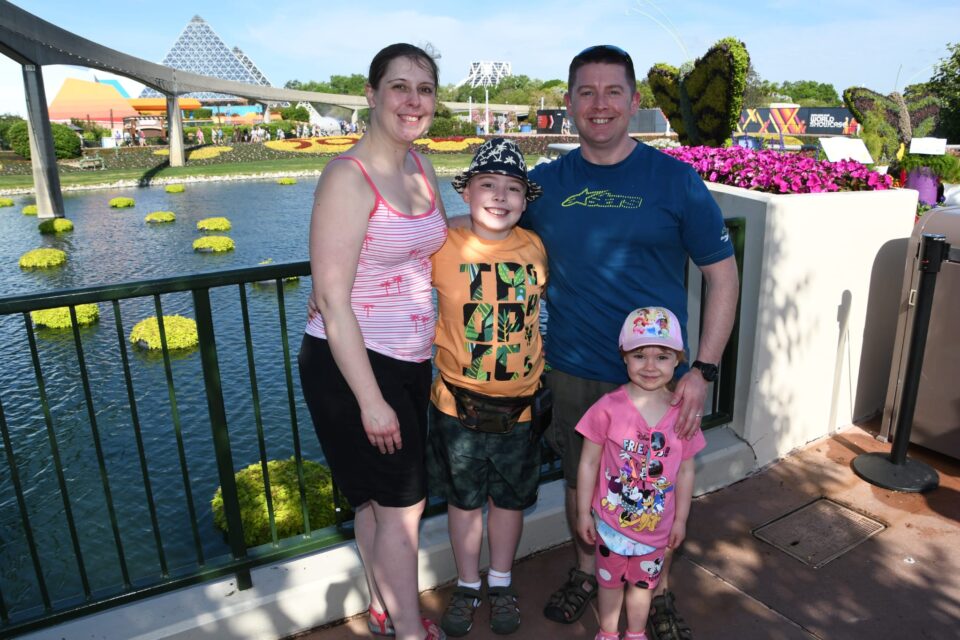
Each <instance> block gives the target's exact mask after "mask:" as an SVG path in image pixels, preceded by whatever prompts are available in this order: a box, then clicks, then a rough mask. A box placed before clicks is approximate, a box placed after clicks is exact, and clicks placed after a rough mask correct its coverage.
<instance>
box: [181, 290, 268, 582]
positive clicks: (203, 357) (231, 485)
mask: <svg viewBox="0 0 960 640" xmlns="http://www.w3.org/2000/svg"><path fill="white" fill-rule="evenodd" d="M193 306H194V311H195V312H196V314H197V338H198V341H199V343H200V362H201V364H202V366H203V384H204V387H205V389H206V394H207V407H208V409H209V411H210V429H211V430H212V432H213V449H214V451H215V452H216V456H217V473H218V475H219V477H220V489H221V492H222V494H223V511H224V515H225V516H226V518H227V542H228V543H229V545H230V552H231V553H232V554H233V557H234V558H235V559H237V560H241V559H243V558H246V557H247V547H246V545H245V544H244V542H243V523H242V521H241V519H240V501H239V499H238V496H237V481H236V477H235V476H234V471H233V454H232V453H231V451H230V435H229V433H228V432H227V412H226V409H225V408H224V404H223V387H222V385H221V383H220V364H219V360H218V359H217V344H216V340H215V338H214V330H213V310H212V309H211V306H210V290H209V289H196V290H194V292H193ZM236 575H237V587H238V588H239V589H240V590H243V589H249V588H250V587H252V586H253V579H252V578H251V576H250V570H249V569H243V570H241V571H238V572H237V574H236Z"/></svg>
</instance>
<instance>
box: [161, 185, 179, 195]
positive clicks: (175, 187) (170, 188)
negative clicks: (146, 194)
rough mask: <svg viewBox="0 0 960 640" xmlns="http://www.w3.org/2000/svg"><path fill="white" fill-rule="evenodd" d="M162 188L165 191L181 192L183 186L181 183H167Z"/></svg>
mask: <svg viewBox="0 0 960 640" xmlns="http://www.w3.org/2000/svg"><path fill="white" fill-rule="evenodd" d="M163 190H164V191H166V192H167V193H183V190H184V186H183V185H182V184H168V185H167V186H166V187H164V188H163Z"/></svg>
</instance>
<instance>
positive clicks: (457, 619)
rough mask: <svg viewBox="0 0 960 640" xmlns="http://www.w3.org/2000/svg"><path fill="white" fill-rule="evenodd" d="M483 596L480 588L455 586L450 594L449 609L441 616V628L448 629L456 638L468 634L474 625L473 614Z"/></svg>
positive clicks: (448, 633) (449, 633) (450, 634)
mask: <svg viewBox="0 0 960 640" xmlns="http://www.w3.org/2000/svg"><path fill="white" fill-rule="evenodd" d="M482 597H483V595H482V594H481V593H480V591H479V590H478V589H471V588H470V587H456V588H454V590H453V593H451V594H450V602H448V603H447V610H446V611H444V612H443V617H442V618H440V628H441V629H443V630H444V631H446V632H447V635H448V636H453V637H455V638H458V637H460V636H465V635H467V632H468V631H470V628H471V627H473V614H474V612H475V611H476V610H477V607H478V606H480V599H481V598H482Z"/></svg>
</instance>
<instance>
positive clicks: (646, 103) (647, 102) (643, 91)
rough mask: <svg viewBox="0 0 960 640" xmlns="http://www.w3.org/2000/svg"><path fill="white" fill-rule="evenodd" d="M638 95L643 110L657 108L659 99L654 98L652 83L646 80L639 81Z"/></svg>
mask: <svg viewBox="0 0 960 640" xmlns="http://www.w3.org/2000/svg"><path fill="white" fill-rule="evenodd" d="M637 93H639V94H640V108H641V109H656V108H657V99H656V98H654V97H653V89H651V88H650V82H649V81H648V80H647V79H646V78H643V79H642V80H637Z"/></svg>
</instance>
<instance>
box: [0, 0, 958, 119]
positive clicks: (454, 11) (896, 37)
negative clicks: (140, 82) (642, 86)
mask: <svg viewBox="0 0 960 640" xmlns="http://www.w3.org/2000/svg"><path fill="white" fill-rule="evenodd" d="M13 4H15V5H17V6H19V7H21V8H23V9H25V10H27V11H30V12H31V13H34V14H35V15H37V16H39V17H41V18H43V19H45V20H47V21H49V22H53V23H54V24H56V25H58V26H61V27H64V28H66V29H68V30H71V31H73V32H75V33H77V34H78V35H81V36H83V37H85V38H88V39H91V40H94V41H96V42H99V43H101V44H103V45H105V46H108V47H111V48H113V49H118V50H120V51H123V52H125V53H129V54H131V55H135V56H137V57H141V58H144V59H147V60H151V61H154V62H159V61H160V60H161V59H162V58H163V56H164V55H165V54H166V52H167V51H168V50H169V48H170V46H171V45H172V44H173V42H174V41H175V40H176V38H177V36H178V35H179V34H180V32H181V31H182V29H183V28H184V26H185V25H186V24H187V23H188V22H189V20H190V19H191V18H192V17H193V16H194V14H198V15H200V16H201V17H203V18H204V19H205V20H206V21H207V22H208V23H209V24H210V25H211V26H212V27H213V29H214V31H216V32H217V34H218V35H219V36H220V37H221V38H222V39H223V40H224V42H225V43H226V44H227V45H228V46H230V47H233V46H239V47H240V48H241V49H243V50H244V52H246V54H247V55H248V56H249V57H250V58H251V59H252V60H253V61H254V62H255V63H256V64H257V65H258V66H259V67H260V69H261V70H262V71H263V72H264V74H266V76H267V77H268V78H269V79H270V81H271V82H272V83H273V84H274V85H277V86H282V85H283V83H285V82H286V81H287V80H291V79H298V80H326V79H328V78H329V77H330V75H332V74H344V75H349V74H351V73H365V72H366V67H367V65H368V64H369V61H370V58H371V57H372V56H373V54H374V53H376V51H377V50H378V49H380V48H381V47H382V46H384V45H386V44H389V43H391V42H398V41H407V42H412V43H414V44H424V43H426V42H429V43H431V44H432V45H433V46H434V47H435V48H436V49H437V50H439V52H440V54H441V59H440V61H439V63H440V70H441V82H442V83H444V84H446V83H456V82H459V81H461V80H462V79H463V78H464V77H465V76H466V73H467V69H468V66H469V64H470V62H471V61H474V60H504V61H509V62H511V63H512V65H513V72H514V73H515V74H525V75H528V76H531V77H534V78H540V79H542V80H546V79H549V78H564V77H565V76H566V66H567V64H568V63H569V60H570V58H571V57H572V56H573V55H574V54H575V53H577V52H578V51H580V50H581V49H583V48H584V47H586V46H588V45H591V44H598V43H612V44H617V45H619V46H621V47H623V48H625V49H627V50H628V51H629V52H630V53H631V55H632V56H633V58H634V62H635V64H636V67H637V74H638V75H644V74H645V73H646V70H647V69H649V68H650V66H652V65H653V64H655V63H657V62H667V63H670V64H673V65H679V64H681V63H682V62H684V61H685V60H687V59H692V58H695V57H697V56H699V55H701V54H702V53H703V52H704V51H706V49H707V48H708V47H709V46H710V45H712V44H713V43H714V42H716V41H717V40H719V39H720V38H723V37H727V36H734V37H737V38H740V39H741V40H743V41H744V42H745V43H746V45H747V50H748V51H749V53H750V56H751V60H752V62H753V64H754V67H755V68H756V69H757V71H758V72H759V73H760V75H761V76H762V77H763V78H764V79H767V80H773V81H777V82H779V81H783V80H816V81H820V82H829V83H832V84H833V85H834V87H836V89H837V90H838V91H842V90H843V89H844V88H846V87H849V86H853V85H861V86H866V87H869V88H871V89H874V90H877V91H881V92H884V93H886V92H889V91H892V90H893V89H894V88H895V87H897V88H901V89H902V88H903V87H904V86H905V85H906V84H909V83H912V82H920V81H923V80H926V79H928V78H929V77H930V75H931V73H932V70H933V69H932V68H933V65H934V64H935V63H936V62H937V61H938V60H939V59H940V58H943V57H946V55H947V44H948V43H949V42H958V41H960V32H958V31H957V27H956V25H958V24H960V2H957V0H916V1H914V2H903V0H872V1H871V0H832V1H830V2H825V1H822V0H802V1H789V0H752V1H750V2H746V1H744V0H726V1H725V2H706V1H700V0H695V1H688V0H673V1H672V2H668V1H667V0H622V1H614V0H599V1H583V0H579V1H573V0H552V1H550V2H546V1H530V0H528V1H526V2H517V1H516V0H512V1H502V0H486V1H484V2H477V3H474V2H470V3H465V2H464V3H461V2H449V1H444V2H432V1H430V2H412V3H405V4H402V3H396V2H383V1H381V0H366V1H364V2H341V3H329V2H318V1H317V0H309V1H307V0H272V1H270V2H264V1H263V0H258V1H257V2H252V1H249V0H229V1H227V2H225V1H224V0H162V1H161V2H157V0H124V1H123V2H119V3H118V2H117V1H116V0H110V1H109V2H107V1H105V0H85V1H84V2H82V3H81V2H77V1H76V0H70V1H66V0H13ZM898 73H899V81H898ZM44 74H45V82H46V86H47V93H48V95H47V97H48V99H52V98H53V95H54V94H55V93H56V91H57V90H58V89H59V87H60V84H61V83H62V80H63V78H64V77H66V76H76V77H84V76H85V72H84V71H82V70H77V69H73V68H67V67H51V68H46V69H44ZM24 109H25V107H24V104H23V89H22V79H21V75H20V67H19V65H17V64H15V63H14V62H13V61H11V60H10V59H8V58H6V57H4V56H2V55H0V113H6V112H12V113H21V114H22V113H23V112H24Z"/></svg>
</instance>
